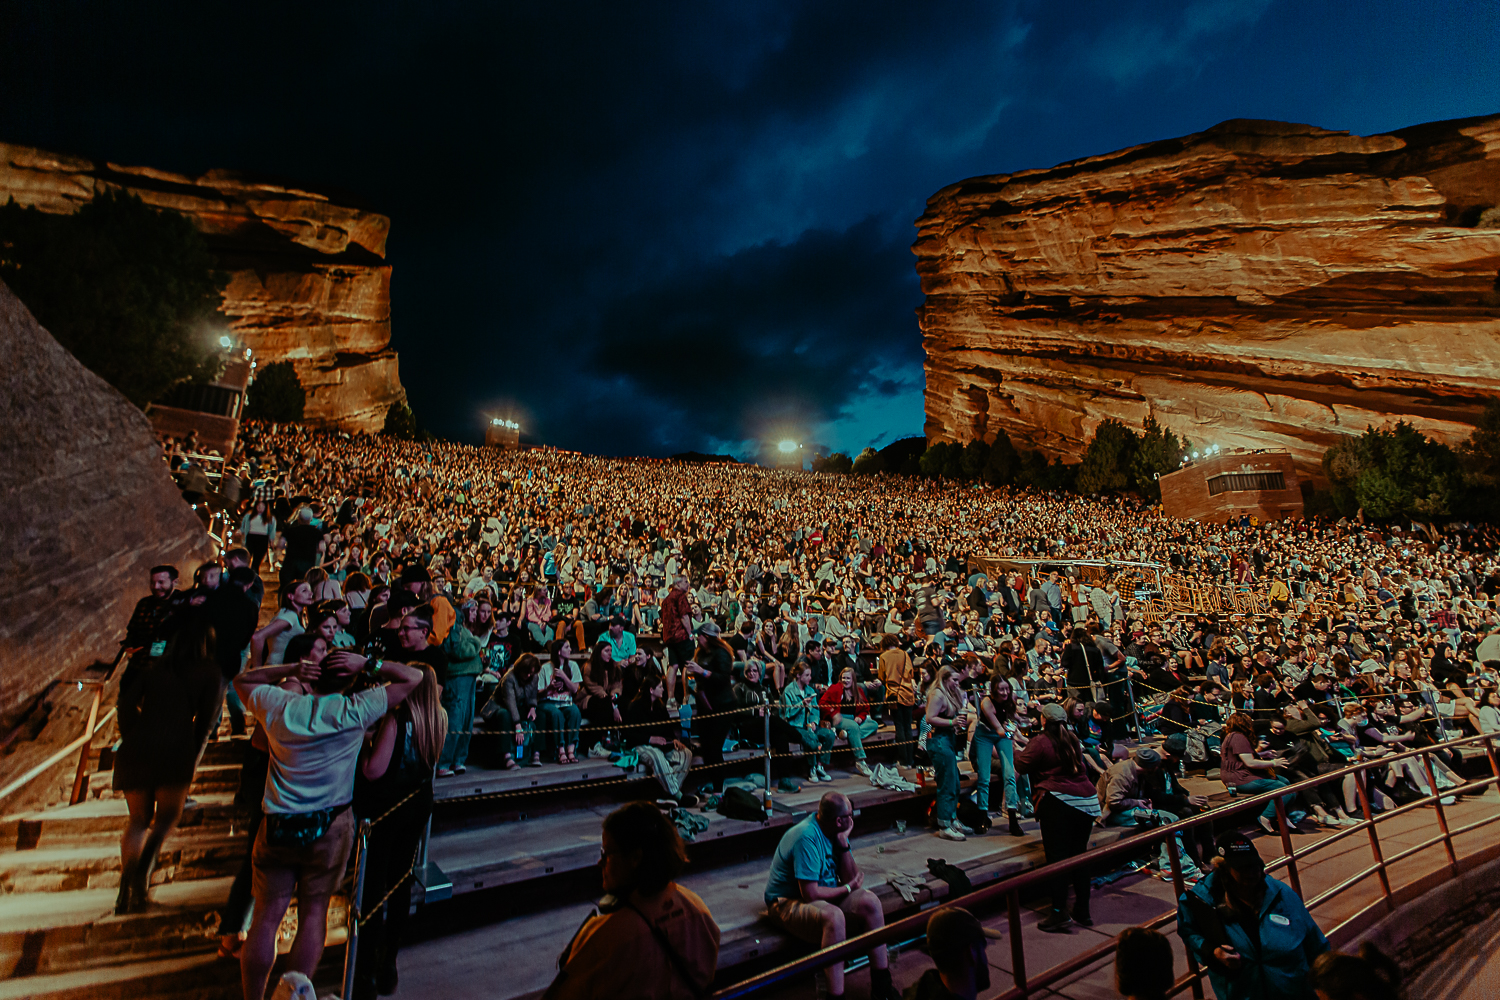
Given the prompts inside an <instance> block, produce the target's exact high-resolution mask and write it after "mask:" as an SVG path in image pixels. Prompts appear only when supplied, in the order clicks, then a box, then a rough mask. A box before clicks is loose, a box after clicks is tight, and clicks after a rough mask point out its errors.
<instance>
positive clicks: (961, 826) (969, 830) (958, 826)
mask: <svg viewBox="0 0 1500 1000" xmlns="http://www.w3.org/2000/svg"><path fill="white" fill-rule="evenodd" d="M953 828H954V829H955V830H957V831H958V832H959V833H962V834H967V835H968V836H971V837H972V836H974V833H975V831H974V828H973V827H971V826H969V825H968V824H967V823H960V822H959V821H958V820H954V821H953Z"/></svg>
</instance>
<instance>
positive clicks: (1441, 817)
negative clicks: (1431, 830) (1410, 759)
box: [1422, 753, 1458, 878]
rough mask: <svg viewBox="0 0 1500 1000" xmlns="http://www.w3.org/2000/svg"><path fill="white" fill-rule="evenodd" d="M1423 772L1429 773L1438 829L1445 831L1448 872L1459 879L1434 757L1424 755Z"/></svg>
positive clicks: (1444, 846) (1451, 836)
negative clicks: (1433, 761) (1434, 765)
mask: <svg viewBox="0 0 1500 1000" xmlns="http://www.w3.org/2000/svg"><path fill="white" fill-rule="evenodd" d="M1422 770H1423V771H1425V772H1426V773H1427V787H1428V789H1429V790H1430V791H1431V792H1432V808H1434V809H1436V810H1437V820H1438V829H1439V830H1441V831H1443V849H1444V850H1446V851H1447V852H1448V870H1449V871H1450V872H1452V873H1453V877H1454V878H1458V856H1457V855H1456V854H1454V853H1453V835H1452V834H1451V833H1449V832H1448V814H1447V813H1446V812H1444V811H1443V790H1442V789H1441V788H1439V787H1438V783H1437V775H1436V774H1435V773H1434V772H1433V770H1432V755H1431V754H1426V753H1424V754H1422Z"/></svg>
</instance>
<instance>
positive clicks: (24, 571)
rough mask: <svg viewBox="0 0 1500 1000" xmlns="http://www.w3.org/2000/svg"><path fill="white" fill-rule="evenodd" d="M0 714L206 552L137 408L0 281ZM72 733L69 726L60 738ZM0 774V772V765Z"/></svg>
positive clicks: (112, 643) (99, 655)
mask: <svg viewBox="0 0 1500 1000" xmlns="http://www.w3.org/2000/svg"><path fill="white" fill-rule="evenodd" d="M0 344H4V345H5V349H4V350H3V351H0V399H4V400H6V401H7V405H6V406H5V407H3V409H0V510H4V512H5V516H4V528H3V530H0V539H3V540H4V544H3V545H0V550H3V561H0V715H3V714H4V713H7V712H9V711H11V710H12V709H13V708H15V707H16V706H17V705H19V704H20V703H21V702H23V701H25V700H26V699H27V698H29V697H31V696H32V695H34V694H36V693H38V692H39V691H41V690H42V689H44V688H45V687H46V686H47V684H48V683H49V682H50V681H52V680H54V679H56V678H58V677H62V676H72V675H76V674H77V673H78V671H79V670H80V669H81V668H82V667H84V666H86V665H88V664H89V663H91V662H93V661H94V660H95V659H104V660H109V659H111V658H112V657H113V655H114V652H115V650H116V649H117V648H118V640H119V639H120V637H122V636H123V635H124V634H125V623H126V622H127V621H129V619H130V613H131V611H132V609H133V608H134V607H135V602H136V601H137V600H138V599H139V598H141V597H144V596H145V595H146V592H147V576H146V572H147V570H148V569H149V568H150V567H151V566H153V565H155V564H156V563H173V564H175V565H176V566H177V568H178V569H179V571H181V573H182V575H183V576H184V577H185V578H188V579H189V580H191V577H192V573H193V570H194V569H196V568H197V566H198V563H199V562H201V561H203V560H207V559H210V558H212V557H213V554H214V549H213V544H212V543H211V542H210V541H209V538H208V535H207V533H206V532H205V531H204V530H203V525H202V523H200V522H199V520H198V518H197V517H196V516H195V515H194V514H193V512H192V511H191V510H189V509H188V506H187V504H185V503H183V501H182V497H181V495H180V493H179V492H178V489H177V486H176V484H175V483H173V482H172V477H171V476H170V474H169V473H168V472H167V466H166V463H165V462H163V461H162V457H161V448H160V446H159V445H158V444H157V442H156V436H155V435H154V434H153V433H152V430H151V425H150V424H149V423H148V422H147V420H146V417H145V415H144V414H142V413H141V411H140V410H138V409H136V408H135V406H134V405H132V404H131V403H130V401H129V400H127V399H126V398H125V397H124V396H123V395H121V394H120V393H119V392H118V391H116V390H115V389H114V388H112V387H111V386H110V385H108V384H107V383H106V382H105V381H104V380H103V379H101V378H100V377H99V376H97V375H95V374H94V373H93V372H91V371H89V370H88V369H87V368H85V367H83V365H82V364H80V363H79V361H78V359H76V358H74V357H73V355H71V354H69V353H68V351H67V350H66V349H64V348H63V346H62V345H61V344H59V343H58V342H57V341H56V340H55V339H53V337H52V335H51V334H49V333H48V332H47V331H46V330H44V329H42V327H41V326H39V325H38V324H37V322H36V320H35V319H33V318H32V316H31V313H29V312H27V311H26V307H25V306H24V305H22V304H21V301H20V300H19V299H17V298H16V297H15V295H13V294H12V293H11V291H10V289H9V288H7V287H6V286H5V285H4V284H0ZM79 732H81V724H80V725H79V727H77V728H74V729H72V730H71V731H69V732H68V733H67V734H66V738H65V739H63V740H62V742H63V743H66V742H67V741H68V740H71V739H72V738H73V737H75V736H77V735H79ZM0 770H3V769H0Z"/></svg>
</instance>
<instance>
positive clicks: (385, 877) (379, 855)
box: [354, 665, 448, 1000]
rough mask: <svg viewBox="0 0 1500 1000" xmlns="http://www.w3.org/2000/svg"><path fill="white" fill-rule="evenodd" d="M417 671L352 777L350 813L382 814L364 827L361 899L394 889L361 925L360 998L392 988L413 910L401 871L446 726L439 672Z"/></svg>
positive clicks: (405, 870)
mask: <svg viewBox="0 0 1500 1000" xmlns="http://www.w3.org/2000/svg"><path fill="white" fill-rule="evenodd" d="M421 671H422V680H421V682H420V683H419V684H418V685H417V686H416V689H415V690H413V691H412V693H411V694H410V695H409V696H408V697H407V698H406V699H405V700H404V701H402V702H401V703H400V704H399V705H397V706H395V707H394V708H392V709H391V710H390V711H388V712H386V714H385V717H384V718H382V719H381V720H380V723H379V724H378V725H377V726H376V727H375V736H374V738H373V739H372V740H370V741H369V742H368V743H366V744H365V749H364V751H363V752H362V753H361V755H360V762H359V772H358V774H357V775H356V777H355V779H354V814H355V816H357V817H358V818H360V819H371V820H373V819H377V818H379V819H380V822H378V823H376V824H375V825H374V826H372V827H371V828H370V842H369V847H368V854H367V855H366V857H367V859H368V860H367V863H366V865H365V892H364V899H365V900H366V901H367V902H368V901H369V900H379V899H385V896H386V893H387V892H391V891H392V890H393V889H394V892H392V895H391V897H390V898H389V899H385V902H384V903H382V904H381V905H380V906H378V907H376V909H375V910H374V912H373V913H371V914H369V917H368V919H367V921H366V922H365V923H364V924H363V925H361V927H360V933H359V957H358V960H357V962H356V966H355V970H354V995H355V996H356V997H358V998H360V1000H370V998H373V997H374V996H376V995H377V994H379V995H380V996H389V995H390V994H392V993H394V992H396V983H397V972H396V953H397V951H398V950H399V948H400V946H401V933H402V931H403V930H405V928H406V917H407V913H408V911H410V909H411V883H410V881H409V880H408V879H407V876H408V875H409V874H410V872H411V869H412V864H413V860H414V859H415V858H416V856H417V845H418V844H419V843H420V842H421V840H422V833H423V831H424V830H425V829H426V828H427V820H428V818H429V817H431V816H432V775H433V769H434V768H435V767H436V766H437V761H438V755H439V754H440V753H442V749H443V741H444V739H445V737H446V735H447V732H448V717H447V716H446V715H445V714H444V712H443V709H442V705H441V704H440V703H439V701H438V682H437V674H435V673H433V671H432V668H431V667H428V666H425V665H424V666H423V667H421ZM391 810H394V811H391ZM388 812H389V815H387V813H388ZM402 882H404V883H405V884H404V885H402V884H399V883H402Z"/></svg>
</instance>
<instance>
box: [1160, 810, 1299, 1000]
mask: <svg viewBox="0 0 1500 1000" xmlns="http://www.w3.org/2000/svg"><path fill="white" fill-rule="evenodd" d="M1216 854H1217V856H1216V857H1215V858H1214V861H1213V871H1212V872H1210V873H1209V875H1208V877H1207V878H1205V879H1203V880H1202V881H1201V882H1199V883H1198V884H1197V885H1195V886H1193V887H1192V888H1191V889H1189V890H1187V891H1186V892H1184V893H1183V894H1182V898H1181V899H1180V900H1178V903H1177V933H1178V934H1180V935H1181V936H1182V941H1183V944H1184V945H1186V946H1187V949H1188V953H1189V954H1191V955H1192V956H1193V957H1194V958H1195V959H1197V961H1198V962H1199V964H1201V965H1202V966H1203V967H1204V968H1205V969H1206V971H1207V972H1208V981H1209V983H1211V984H1212V985H1213V988H1214V994H1215V995H1216V996H1217V997H1218V998H1219V1000H1312V998H1313V989H1312V983H1311V979H1310V976H1311V972H1312V963H1313V960H1314V959H1316V958H1317V957H1318V956H1319V955H1321V954H1323V953H1324V952H1326V951H1327V950H1328V939H1327V938H1325V937H1324V936H1323V932H1322V931H1321V930H1319V929H1318V925H1317V924H1316V923H1314V922H1313V918H1312V916H1311V915H1309V914H1308V912H1307V907H1305V906H1303V905H1302V900H1301V899H1299V898H1298V897H1297V894H1296V893H1295V892H1293V891H1292V890H1291V888H1290V887H1289V886H1287V885H1285V884H1284V883H1282V882H1280V881H1278V880H1277V879H1274V878H1272V877H1271V876H1269V875H1267V874H1266V866H1265V862H1264V861H1263V860H1261V856H1260V852H1259V851H1257V850H1256V849H1255V845H1254V844H1253V843H1251V842H1250V841H1249V840H1248V839H1247V838H1246V837H1245V836H1244V835H1243V834H1239V833H1229V834H1225V835H1224V836H1222V837H1220V838H1219V845H1218V849H1217V852H1216Z"/></svg>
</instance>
